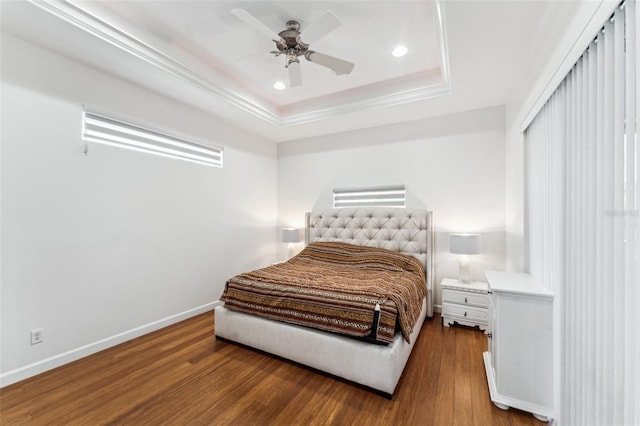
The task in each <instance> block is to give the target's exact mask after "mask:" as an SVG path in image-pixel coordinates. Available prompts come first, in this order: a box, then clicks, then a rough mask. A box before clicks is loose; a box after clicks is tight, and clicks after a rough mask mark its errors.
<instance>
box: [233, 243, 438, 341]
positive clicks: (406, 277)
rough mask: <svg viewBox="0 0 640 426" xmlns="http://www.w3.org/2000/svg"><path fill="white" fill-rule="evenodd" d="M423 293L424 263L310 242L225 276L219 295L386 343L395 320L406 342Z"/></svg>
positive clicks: (250, 309)
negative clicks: (287, 255)
mask: <svg viewBox="0 0 640 426" xmlns="http://www.w3.org/2000/svg"><path fill="white" fill-rule="evenodd" d="M425 294H426V283H425V273H424V268H423V266H422V264H421V263H420V262H419V261H418V260H417V259H416V258H414V257H412V256H409V255H405V254H402V253H398V252H394V251H390V250H386V249H380V248H375V247H363V246H356V245H350V244H346V243H339V242H316V243H312V244H310V245H309V246H308V247H306V248H305V249H304V250H303V251H302V252H300V254H298V255H297V256H295V257H293V258H292V259H291V260H289V261H287V262H284V263H279V264H276V265H272V266H269V267H266V268H263V269H258V270H255V271H251V272H246V273H243V274H240V275H237V276H235V277H233V278H231V279H230V280H229V281H227V285H226V288H225V291H224V293H223V295H222V297H221V300H223V301H224V302H225V307H227V308H229V309H233V310H236V311H241V312H246V313H250V314H256V315H260V316H263V317H266V318H270V319H275V320H280V321H285V322H289V323H293V324H298V325H303V326H309V327H314V328H318V329H322V330H327V331H332V332H337V333H342V334H347V335H350V336H357V337H367V336H368V337H374V338H375V339H376V340H378V341H380V342H384V343H389V342H391V341H393V335H394V332H395V329H396V320H397V322H398V323H399V327H400V330H401V331H402V336H403V337H404V339H405V340H406V341H407V342H409V336H410V334H411V332H412V330H413V327H414V325H415V323H416V321H417V318H418V316H419V315H420V310H421V308H422V300H423V298H424V297H425ZM376 304H377V305H379V307H380V315H379V323H378V327H377V329H376V330H372V328H373V327H372V324H373V319H374V310H375V307H376Z"/></svg>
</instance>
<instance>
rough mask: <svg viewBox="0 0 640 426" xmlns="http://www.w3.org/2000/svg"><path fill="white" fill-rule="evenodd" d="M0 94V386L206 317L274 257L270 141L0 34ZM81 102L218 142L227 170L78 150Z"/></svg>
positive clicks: (115, 150)
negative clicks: (239, 279)
mask: <svg viewBox="0 0 640 426" xmlns="http://www.w3.org/2000/svg"><path fill="white" fill-rule="evenodd" d="M1 89H2V93H1V95H2V98H1V100H2V111H1V119H2V130H1V137H2V157H1V165H2V170H1V179H2V180H1V213H2V216H1V225H2V228H1V231H2V234H1V256H2V271H1V280H2V281H1V309H2V311H1V331H2V337H1V352H0V354H1V359H0V362H1V365H0V368H1V369H0V372H1V374H2V376H0V377H1V379H2V384H3V385H6V384H8V383H11V382H14V381H16V380H19V379H21V378H23V377H26V376H29V375H32V374H35V373H38V372H40V371H43V370H45V369H48V368H51V367H53V366H56V365H59V364H61V363H64V362H67V361H70V360H72V359H75V358H77V357H79V356H82V355H86V354H88V353H91V352H93V351H96V350H99V349H102V348H103V347H106V346H109V345H112V344H114V343H118V342H119V341H122V340H125V339H128V338H131V337H134V336H136V335H139V334H143V333H145V332H148V331H150V330H152V329H154V328H158V327H160V326H163V325H166V324H167V323H171V322H174V321H177V320H179V319H182V318H184V317H187V316H189V315H193V314H195V313H198V312H201V311H203V310H206V309H210V308H211V306H212V303H213V302H214V301H216V300H217V299H218V297H219V296H220V294H221V292H222V289H223V285H224V282H225V280H226V279H227V278H229V277H230V276H232V275H233V274H235V273H238V272H240V271H242V270H246V269H249V268H254V267H259V266H263V265H265V264H268V263H269V262H272V261H273V260H275V252H276V251H277V249H276V245H277V230H276V224H277V223H276V222H277V201H276V200H277V196H276V194H277V157H276V146H275V144H273V143H271V142H267V141H264V140H261V139H260V138H258V137H256V136H253V135H251V134H249V133H245V132H242V131H239V130H234V129H232V128H229V127H228V126H225V125H223V124H221V123H220V122H219V121H217V120H216V119H215V118H213V117H211V116H209V115H207V114H205V113H203V112H201V111H198V110H195V109H192V108H190V107H187V106H185V105H183V104H181V103H178V102H175V101H173V100H169V99H167V98H165V97H162V96H159V95H156V94H154V93H152V92H149V91H146V90H144V89H141V88H140V87H138V86H135V85H132V84H129V83H127V82H125V81H122V80H119V79H116V78H114V77H111V76H109V75H106V74H103V73H101V72H98V71H96V70H94V69H91V68H88V67H85V66H83V65H80V64H78V63H75V62H72V61H70V60H67V59H65V58H62V57H59V56H57V55H55V54H52V53H50V52H47V51H45V50H41V49H39V48H37V47H35V46H33V45H30V44H28V43H25V42H23V41H20V40H18V39H15V38H13V37H11V36H8V35H5V34H3V35H2V87H1ZM83 104H88V105H92V106H95V107H100V108H102V109H107V110H112V111H115V112H117V113H118V114H119V115H124V116H128V117H130V118H131V120H132V121H134V122H141V123H145V124H149V125H152V126H154V127H155V128H157V129H162V130H165V131H169V132H172V133H177V134H181V135H185V136H188V137H193V138H197V139H198V140H201V141H202V140H204V141H210V143H212V144H216V145H223V146H224V148H225V152H224V156H225V158H224V162H225V163H224V168H223V169H219V168H213V167H207V166H201V165H197V164H192V163H187V162H183V161H179V160H172V159H166V158H162V157H155V156H150V155H148V154H143V153H137V152H133V151H128V150H124V149H120V148H113V147H107V146H99V145H91V146H90V147H89V154H88V156H85V155H84V154H83V146H84V143H83V141H82V140H81V135H80V132H81V112H82V105H83ZM35 328H44V342H43V343H40V344H37V345H34V346H31V345H30V330H32V329H35Z"/></svg>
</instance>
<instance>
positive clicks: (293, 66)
mask: <svg viewBox="0 0 640 426" xmlns="http://www.w3.org/2000/svg"><path fill="white" fill-rule="evenodd" d="M287 68H288V69H289V87H298V86H300V85H301V84H302V74H301V72H300V62H299V61H294V62H291V63H290V64H289V66H288V67H287Z"/></svg>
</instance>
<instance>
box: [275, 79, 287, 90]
mask: <svg viewBox="0 0 640 426" xmlns="http://www.w3.org/2000/svg"><path fill="white" fill-rule="evenodd" d="M286 87H287V86H286V85H285V84H284V83H283V82H281V81H276V82H275V83H273V88H274V89H278V90H284V89H285V88H286Z"/></svg>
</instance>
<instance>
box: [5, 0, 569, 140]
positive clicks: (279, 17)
mask: <svg viewBox="0 0 640 426" xmlns="http://www.w3.org/2000/svg"><path fill="white" fill-rule="evenodd" d="M575 4H576V3H575V2H571V1H567V2H553V0H548V1H541V0H535V1H526V0H505V1H483V0H469V1H462V0H455V1H451V0H449V1H438V0H432V1H416V0H413V1H400V0H395V1H361V0H360V1H288V2H287V1H203V0H196V1H185V0H181V1H171V0H163V1H129V0H126V1H118V0H111V1H108V2H107V1H94V0H92V1H73V2H72V1H68V0H35V1H34V2H26V1H20V2H3V3H2V30H3V31H6V32H9V33H13V34H15V35H17V36H19V37H22V38H25V39H27V40H29V41H32V42H35V43H37V44H39V45H43V46H44V47H47V48H49V49H52V50H54V51H57V52H59V53H61V54H63V55H65V56H69V57H72V58H74V59H76V60H79V61H82V62H84V63H87V64H89V65H91V66H94V67H97V68H100V69H103V70H104V71H106V72H109V73H112V74H115V75H118V76H120V77H122V78H125V79H127V80H129V81H132V82H134V83H136V84H140V85H142V86H145V87H147V88H150V89H152V90H154V91H157V92H159V93H162V94H165V95H167V96H170V97H172V98H175V99H178V100H180V101H182V102H186V103H188V104H191V105H193V106H196V107H198V108H201V109H203V110H206V111H208V112H211V113H213V114H215V115H217V116H219V117H221V118H222V119H224V120H226V121H229V122H230V123H232V124H234V125H236V126H241V127H243V128H246V129H248V130H249V131H253V132H255V133H257V134H260V135H263V136H265V137H266V138H268V139H270V140H273V141H277V142H278V141H286V140H291V139H297V138H304V137H312V136H318V135H323V134H329V133H334V132H339V131H349V130H356V129H359V128H363V127H372V126H375V125H382V124H391V123H396V122H403V121H409V120H416V119H420V118H424V117H429V116H435V115H442V114H448V113H453V112H459V111H463V110H469V109H475V108H482V107H486V106H494V105H501V104H506V103H509V102H511V101H512V100H513V99H514V98H515V97H517V96H518V94H519V93H521V92H522V91H523V90H525V88H526V86H527V84H530V83H531V80H532V79H533V78H534V77H535V72H534V71H535V69H536V67H539V66H540V65H541V64H542V63H543V61H544V54H543V53H544V52H545V49H550V48H551V47H552V45H553V40H554V38H555V37H554V36H557V35H558V34H559V32H560V31H561V30H562V28H563V26H562V25H559V23H560V22H562V19H566V18H568V17H569V16H570V14H571V12H572V10H573V8H574V7H575ZM234 9H243V10H245V11H247V12H248V13H249V14H251V15H252V16H254V17H255V18H257V19H258V20H259V21H261V22H262V23H263V24H264V25H265V26H266V27H268V28H269V29H271V30H272V32H273V34H274V37H273V38H275V37H277V35H276V34H277V33H278V32H280V31H282V30H284V29H285V28H286V23H287V21H289V20H296V21H298V22H299V24H300V31H301V36H300V37H301V39H302V40H303V41H304V40H305V29H310V32H313V29H312V28H313V26H314V24H315V25H318V22H320V21H321V20H322V19H323V17H324V15H325V14H326V13H327V11H331V12H332V13H333V14H334V15H335V16H336V17H337V19H338V21H339V23H340V25H339V26H337V28H335V29H333V30H332V31H330V32H328V33H327V34H326V35H324V36H322V37H316V40H315V41H314V42H313V43H310V44H311V46H310V49H312V50H314V51H317V52H320V53H323V54H328V55H331V56H335V57H338V58H340V59H344V60H347V61H350V62H352V63H354V64H355V66H354V68H353V71H352V72H351V73H350V74H343V75H336V73H334V72H333V71H332V70H331V69H329V68H326V67H323V66H320V65H318V64H317V63H312V62H309V61H307V60H305V59H304V57H301V58H300V62H301V64H300V69H301V74H302V85H301V86H299V87H285V88H284V90H277V89H275V88H274V87H273V85H274V83H275V82H276V81H278V80H280V81H283V82H285V84H286V85H287V86H288V78H287V69H286V68H285V57H284V55H282V56H278V57H276V56H275V55H273V54H271V53H270V52H271V51H273V50H276V45H275V43H274V42H273V41H272V39H271V38H270V37H268V34H266V35H265V34H263V33H261V32H260V31H257V30H256V28H255V27H253V26H251V25H249V24H247V23H246V22H243V21H242V20H241V19H239V18H238V17H237V16H236V15H234V14H233V13H232V10H234ZM542 24H544V26H542ZM398 44H403V45H405V46H406V47H407V49H408V53H407V54H406V55H405V56H403V57H399V58H397V57H394V56H393V55H391V51H392V50H393V48H394V47H395V46H396V45H398Z"/></svg>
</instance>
